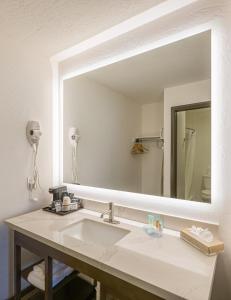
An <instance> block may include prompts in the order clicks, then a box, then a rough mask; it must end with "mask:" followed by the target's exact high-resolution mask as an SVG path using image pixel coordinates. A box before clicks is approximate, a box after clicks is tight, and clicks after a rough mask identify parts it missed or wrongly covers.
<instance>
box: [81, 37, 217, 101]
mask: <svg viewBox="0 0 231 300" xmlns="http://www.w3.org/2000/svg"><path fill="white" fill-rule="evenodd" d="M210 74H211V35H210V31H208V32H204V33H201V34H198V35H195V36H193V37H190V38H187V39H183V40H180V41H178V42H175V43H172V44H169V45H167V46H163V47H161V48H158V49H155V50H152V51H149V52H146V53H144V54H141V55H137V56H135V57H132V58H129V59H126V60H124V61H121V62H117V63H114V64H111V65H109V66H107V67H104V68H101V69H98V70H95V71H92V72H90V73H87V74H86V75H85V76H86V77H87V78H89V79H92V80H95V81H97V82H98V83H100V84H103V85H105V86H108V87H109V88H111V89H113V90H115V91H117V92H120V93H122V94H123V95H125V96H127V97H129V98H132V99H134V100H136V101H138V102H140V103H142V104H144V103H151V102H158V101H161V100H163V91H164V88H166V87H171V86H177V85H181V84H186V83H190V82H195V81H200V80H204V79H209V78H210V77H211V76H210Z"/></svg>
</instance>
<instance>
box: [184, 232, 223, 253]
mask: <svg viewBox="0 0 231 300" xmlns="http://www.w3.org/2000/svg"><path fill="white" fill-rule="evenodd" d="M180 237H181V239H183V240H184V241H186V242H188V243H189V244H190V245H192V246H193V247H195V248H197V249H199V250H200V251H201V252H203V253H204V254H206V255H215V254H217V253H219V252H221V251H223V250H224V243H223V242H221V241H219V240H218V239H216V238H214V241H212V242H206V241H204V240H202V239H200V238H199V237H198V236H196V235H195V234H192V233H191V232H190V228H185V229H183V230H181V232H180Z"/></svg>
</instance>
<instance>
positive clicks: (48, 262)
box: [45, 256, 53, 300]
mask: <svg viewBox="0 0 231 300" xmlns="http://www.w3.org/2000/svg"><path fill="white" fill-rule="evenodd" d="M52 293H53V291H52V258H51V257H50V256H48V257H46V258H45V300H52V298H53V297H52Z"/></svg>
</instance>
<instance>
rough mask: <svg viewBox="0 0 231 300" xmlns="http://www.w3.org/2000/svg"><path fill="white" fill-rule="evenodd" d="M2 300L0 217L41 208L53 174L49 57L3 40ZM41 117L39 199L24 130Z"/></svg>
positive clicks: (3, 292)
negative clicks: (30, 183)
mask: <svg viewBox="0 0 231 300" xmlns="http://www.w3.org/2000/svg"><path fill="white" fill-rule="evenodd" d="M0 65H1V69H0V81H1V88H0V99H1V101H0V136H1V147H0V165H1V173H0V182H1V188H0V198H1V209H0V251H1V252H0V299H1V300H4V299H6V298H7V297H8V296H10V295H12V289H11V292H10V293H8V292H9V290H10V287H11V283H12V280H9V279H10V278H9V268H10V262H11V263H12V256H11V255H10V249H9V235H8V230H7V227H6V225H4V223H3V222H4V220H5V219H7V218H10V217H12V216H15V215H19V214H22V213H24V212H27V211H31V210H34V209H36V208H39V207H42V206H43V205H44V204H45V203H46V202H47V198H48V193H47V190H48V186H49V185H51V182H52V181H51V180H52V178H51V176H52V164H51V161H52V160H51V159H52V151H51V149H52V140H51V137H52V131H51V130H52V120H51V118H52V109H51V99H52V98H51V97H52V93H51V85H52V81H51V80H52V77H51V68H50V63H49V60H48V59H47V58H44V59H43V58H42V57H41V56H38V55H36V54H35V53H34V54H31V53H30V51H29V50H28V49H26V48H23V46H22V45H21V46H19V45H14V44H8V43H5V44H4V43H1V56H0ZM31 119H34V120H38V121H40V124H41V128H42V132H43V135H42V137H41V143H40V146H39V153H38V165H39V171H40V181H41V186H42V190H41V191H38V193H37V195H38V196H39V202H38V203H34V202H32V201H30V200H29V197H28V191H27V187H26V178H27V176H28V174H29V171H30V166H31V147H30V146H29V144H28V142H27V140H26V135H25V130H26V124H27V121H28V120H31Z"/></svg>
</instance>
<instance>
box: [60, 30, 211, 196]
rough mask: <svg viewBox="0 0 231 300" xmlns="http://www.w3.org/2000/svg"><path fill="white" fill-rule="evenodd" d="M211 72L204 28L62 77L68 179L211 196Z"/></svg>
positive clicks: (161, 193)
mask: <svg viewBox="0 0 231 300" xmlns="http://www.w3.org/2000/svg"><path fill="white" fill-rule="evenodd" d="M210 77H211V33H210V31H207V32H203V33H201V34H198V35H195V36H192V37H189V38H186V39H183V40H180V41H177V42H175V43H172V44H169V45H166V46H163V47H161V48H158V49H154V50H152V51H149V52H146V53H143V54H140V55H137V56H134V57H131V58H129V59H126V60H123V61H120V62H117V63H114V64H111V65H108V66H106V67H103V68H100V69H97V70H94V71H91V72H88V73H85V74H83V75H80V76H77V77H74V78H71V79H67V80H64V82H63V181H64V182H65V183H74V184H81V185H87V186H95V187H100V188H107V189H114V190H122V191H129V192H135V193H143V194H150V195H157V196H165V197H175V198H179V199H187V200H191V201H204V202H210V201H211V192H210V187H209V178H211V163H210V161H211V154H210V153H211V140H210V139H211V120H210V115H211V110H210V100H211V92H210V90H211V87H210V85H211V84H210V82H211V81H210ZM190 105H191V106H190ZM195 105H196V106H195ZM198 105H200V106H198ZM190 129H191V130H190ZM202 149H203V153H204V156H203V157H202V156H201V155H200V153H201V151H202ZM206 195H207V196H206Z"/></svg>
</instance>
